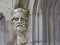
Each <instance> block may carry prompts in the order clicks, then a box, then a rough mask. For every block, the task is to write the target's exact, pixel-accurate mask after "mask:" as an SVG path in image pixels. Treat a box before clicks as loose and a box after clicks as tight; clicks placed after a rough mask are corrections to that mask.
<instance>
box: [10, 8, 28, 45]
mask: <svg viewBox="0 0 60 45" xmlns="http://www.w3.org/2000/svg"><path fill="white" fill-rule="evenodd" d="M11 14H12V18H11V22H12V24H13V25H14V28H15V31H16V34H17V44H18V45H25V44H26V43H27V39H26V37H25V34H26V31H27V26H28V17H29V15H28V14H29V12H28V11H27V10H24V9H22V8H17V9H14V10H12V13H11Z"/></svg>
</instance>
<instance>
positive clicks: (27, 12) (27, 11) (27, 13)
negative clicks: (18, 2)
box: [24, 9, 29, 17]
mask: <svg viewBox="0 0 60 45" xmlns="http://www.w3.org/2000/svg"><path fill="white" fill-rule="evenodd" d="M24 14H25V15H26V17H28V16H29V10H28V9H27V10H26V11H25V12H24Z"/></svg>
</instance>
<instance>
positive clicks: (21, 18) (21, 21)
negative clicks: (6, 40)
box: [12, 9, 27, 31]
mask: <svg viewBox="0 0 60 45" xmlns="http://www.w3.org/2000/svg"><path fill="white" fill-rule="evenodd" d="M24 11H25V10H21V9H20V10H18V9H16V10H15V13H13V18H12V23H13V24H14V26H15V27H16V29H17V31H19V30H20V31H25V30H26V23H27V18H26V15H25V14H24Z"/></svg>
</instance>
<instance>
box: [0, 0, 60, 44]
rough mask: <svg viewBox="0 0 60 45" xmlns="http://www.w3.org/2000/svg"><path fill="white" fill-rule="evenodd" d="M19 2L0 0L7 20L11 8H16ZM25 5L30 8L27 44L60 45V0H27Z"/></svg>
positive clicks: (0, 7) (0, 5)
mask: <svg viewBox="0 0 60 45" xmlns="http://www.w3.org/2000/svg"><path fill="white" fill-rule="evenodd" d="M17 2H18V0H9V1H8V0H0V12H1V13H3V15H4V16H5V21H6V22H8V20H9V19H10V18H11V10H10V8H14V6H15V3H17ZM24 7H25V8H26V9H29V15H30V16H29V26H28V29H27V30H28V32H27V37H28V43H27V44H26V45H60V0H26V3H25V6H24ZM0 15H1V14H0ZM7 24H8V23H7ZM3 32H4V31H3ZM9 34H10V36H11V33H9ZM12 34H13V32H12ZM3 37H4V36H3ZM0 41H1V40H0ZM0 45H5V44H0ZM8 45H15V44H10V43H9V44H8Z"/></svg>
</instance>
